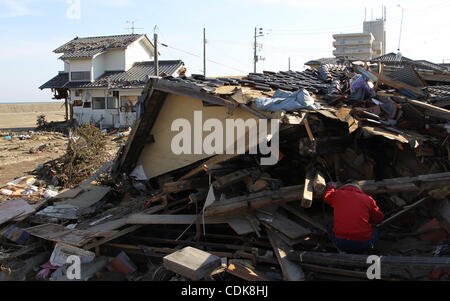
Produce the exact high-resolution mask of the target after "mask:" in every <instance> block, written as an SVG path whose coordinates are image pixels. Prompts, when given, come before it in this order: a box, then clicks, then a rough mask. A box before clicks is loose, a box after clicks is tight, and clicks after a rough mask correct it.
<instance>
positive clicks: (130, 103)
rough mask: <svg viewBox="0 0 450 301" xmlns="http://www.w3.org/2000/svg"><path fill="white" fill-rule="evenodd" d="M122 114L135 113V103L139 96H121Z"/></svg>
mask: <svg viewBox="0 0 450 301" xmlns="http://www.w3.org/2000/svg"><path fill="white" fill-rule="evenodd" d="M120 99H121V100H122V107H121V108H120V110H121V111H122V112H136V103H137V102H138V100H139V96H122V97H121V98H120Z"/></svg>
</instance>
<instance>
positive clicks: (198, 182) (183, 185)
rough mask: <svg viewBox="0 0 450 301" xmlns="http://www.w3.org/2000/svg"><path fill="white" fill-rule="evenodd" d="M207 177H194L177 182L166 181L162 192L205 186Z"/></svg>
mask: <svg viewBox="0 0 450 301" xmlns="http://www.w3.org/2000/svg"><path fill="white" fill-rule="evenodd" d="M208 183H209V182H208V178H206V177H202V178H195V179H191V180H180V181H178V182H172V183H166V184H164V186H163V192H164V193H173V192H181V191H187V190H195V189H197V188H202V187H207V186H208Z"/></svg>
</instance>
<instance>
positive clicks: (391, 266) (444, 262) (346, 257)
mask: <svg viewBox="0 0 450 301" xmlns="http://www.w3.org/2000/svg"><path fill="white" fill-rule="evenodd" d="M287 257H288V259H289V260H291V261H294V262H298V263H300V264H313V265H320V266H333V267H345V268H348V267H352V268H362V269H363V270H367V268H368V267H369V266H370V265H371V264H368V263H367V255H355V254H337V253H321V252H303V251H290V252H289V253H288V255H287ZM380 262H381V275H382V278H384V277H390V276H395V275H396V274H397V273H399V272H401V273H402V274H404V272H405V270H408V269H422V270H424V269H425V270H429V271H430V272H431V271H433V270H449V269H450V258H449V257H414V256H408V257H401V256H383V257H381V258H380Z"/></svg>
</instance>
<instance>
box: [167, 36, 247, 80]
mask: <svg viewBox="0 0 450 301" xmlns="http://www.w3.org/2000/svg"><path fill="white" fill-rule="evenodd" d="M159 44H160V45H161V46H164V47H167V48H171V49H173V50H176V51H179V52H183V53H186V54H189V55H191V56H194V57H197V58H201V59H202V58H203V57H202V56H201V55H198V54H195V53H192V52H189V51H186V50H182V49H179V48H175V47H172V46H169V45H167V44H164V43H159ZM207 61H208V62H211V63H213V64H217V65H219V66H222V67H226V68H229V69H233V70H236V71H239V72H244V73H247V71H244V70H241V69H238V68H234V67H231V66H227V65H224V64H222V63H219V62H216V61H213V60H207Z"/></svg>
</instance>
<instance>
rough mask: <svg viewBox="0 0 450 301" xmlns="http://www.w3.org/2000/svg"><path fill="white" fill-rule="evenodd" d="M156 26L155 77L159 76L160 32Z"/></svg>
mask: <svg viewBox="0 0 450 301" xmlns="http://www.w3.org/2000/svg"><path fill="white" fill-rule="evenodd" d="M156 28H157V27H156V26H155V34H154V36H153V37H154V41H153V42H154V44H155V76H159V62H158V32H157V30H156Z"/></svg>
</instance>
